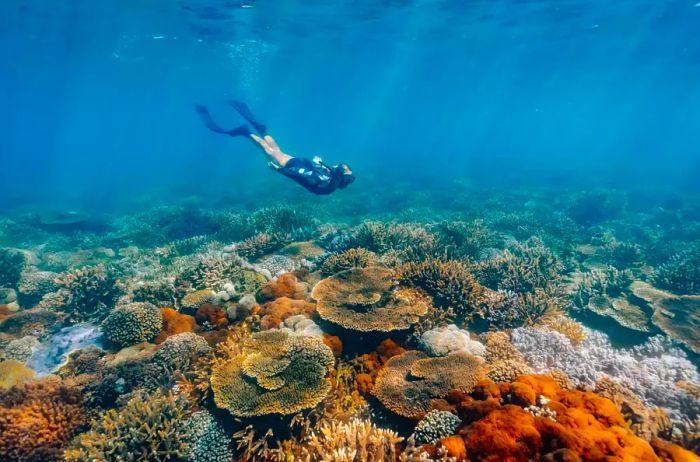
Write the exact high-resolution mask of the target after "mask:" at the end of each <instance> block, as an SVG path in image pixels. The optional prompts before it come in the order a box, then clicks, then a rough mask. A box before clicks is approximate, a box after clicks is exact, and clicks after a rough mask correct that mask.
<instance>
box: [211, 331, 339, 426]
mask: <svg viewBox="0 0 700 462" xmlns="http://www.w3.org/2000/svg"><path fill="white" fill-rule="evenodd" d="M334 361H335V359H334V357H333V352H332V351H331V350H330V348H328V347H327V346H326V345H325V344H324V343H323V340H322V339H321V338H319V337H308V336H300V335H291V334H290V333H289V332H286V331H282V330H269V331H263V332H258V333H256V334H253V335H252V336H250V337H249V338H246V339H245V340H244V341H243V344H242V347H241V351H240V352H237V353H235V354H232V355H227V356H226V357H224V358H222V359H219V360H217V361H215V362H214V365H213V367H212V376H211V388H212V390H213V392H214V402H215V403H216V405H217V406H219V407H220V408H223V409H227V410H228V411H229V412H230V413H231V414H233V415H234V416H238V417H246V416H259V415H265V414H273V413H277V414H293V413H295V412H298V411H300V410H302V409H308V408H311V407H314V406H315V405H317V404H318V403H319V402H321V401H322V400H323V399H324V398H325V397H326V395H327V394H328V392H329V390H330V381H329V379H328V378H327V376H328V374H329V371H330V369H331V368H332V366H333V364H334Z"/></svg>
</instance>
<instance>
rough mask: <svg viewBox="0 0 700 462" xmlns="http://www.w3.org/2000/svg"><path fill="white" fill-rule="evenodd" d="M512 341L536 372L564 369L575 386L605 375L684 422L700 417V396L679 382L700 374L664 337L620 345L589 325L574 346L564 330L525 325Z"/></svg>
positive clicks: (591, 384) (693, 379)
mask: <svg viewBox="0 0 700 462" xmlns="http://www.w3.org/2000/svg"><path fill="white" fill-rule="evenodd" d="M511 338H512V342H513V345H515V347H517V348H518V350H520V351H521V352H522V353H523V354H524V355H525V358H526V361H527V363H528V364H529V365H530V366H531V367H532V368H533V369H534V370H535V371H536V372H546V371H549V370H551V369H553V368H557V369H560V370H562V371H564V372H565V373H566V374H567V375H568V376H569V377H570V378H571V380H572V381H573V382H574V384H575V385H579V386H584V387H594V386H595V383H596V382H598V381H599V380H601V379H602V378H604V377H608V378H611V379H613V380H615V381H617V382H619V383H623V384H625V385H626V386H627V387H629V388H630V389H631V390H632V391H633V392H634V393H635V394H636V395H637V396H638V397H639V398H641V399H642V401H643V402H644V403H645V404H647V405H649V406H652V407H655V406H659V407H663V408H664V409H666V411H667V412H668V414H669V416H670V417H671V419H672V420H673V421H674V422H675V423H677V424H679V425H682V424H683V422H694V421H695V420H696V419H698V418H700V401H698V400H696V399H693V398H692V397H691V396H689V395H688V394H687V393H686V392H685V391H683V390H681V389H679V388H678V387H677V386H676V382H678V381H684V380H685V381H689V382H696V383H697V382H698V381H699V380H700V375H698V372H697V370H696V368H695V366H693V364H692V363H691V362H690V361H689V360H688V359H687V358H686V355H685V353H684V352H683V351H681V350H680V349H678V348H677V347H675V346H674V345H673V344H672V342H670V341H669V340H668V339H665V338H663V337H660V336H657V337H653V338H651V339H650V340H649V341H648V342H647V343H645V344H643V345H641V346H637V347H635V348H633V349H631V350H625V349H616V348H613V347H612V346H611V345H610V341H609V339H608V337H607V336H606V335H604V334H602V333H600V332H596V331H592V330H589V329H586V338H585V339H584V340H583V341H582V342H581V343H580V344H579V345H578V346H574V345H572V344H571V341H570V340H569V339H568V338H567V337H566V336H564V335H562V334H560V333H559V332H555V331H552V330H550V329H546V328H540V329H533V328H519V329H515V330H514V331H513V333H512V336H511Z"/></svg>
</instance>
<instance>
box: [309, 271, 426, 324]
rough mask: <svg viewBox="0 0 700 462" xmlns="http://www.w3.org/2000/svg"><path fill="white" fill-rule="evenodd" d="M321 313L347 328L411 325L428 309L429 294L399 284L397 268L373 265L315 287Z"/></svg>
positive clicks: (342, 273)
mask: <svg viewBox="0 0 700 462" xmlns="http://www.w3.org/2000/svg"><path fill="white" fill-rule="evenodd" d="M311 297H312V298H314V299H315V300H316V301H317V310H318V314H319V316H321V318H323V319H324V320H326V321H331V322H333V323H335V324H339V325H341V326H343V327H345V328H347V329H351V330H356V331H362V332H370V331H383V332H388V331H392V330H402V329H407V328H409V327H410V326H411V325H412V324H414V323H416V322H417V321H418V318H419V317H420V316H422V315H424V314H425V313H426V312H427V311H428V306H429V305H430V299H429V297H427V296H425V295H424V294H422V293H421V292H419V291H418V290H416V289H411V288H400V287H399V288H397V287H396V283H395V279H394V272H393V271H392V270H390V269H386V268H379V267H370V268H355V269H350V270H346V271H343V272H341V273H338V274H336V275H335V276H331V277H329V278H326V279H323V280H322V281H321V282H319V283H318V284H316V286H315V287H314V288H313V290H312V291H311Z"/></svg>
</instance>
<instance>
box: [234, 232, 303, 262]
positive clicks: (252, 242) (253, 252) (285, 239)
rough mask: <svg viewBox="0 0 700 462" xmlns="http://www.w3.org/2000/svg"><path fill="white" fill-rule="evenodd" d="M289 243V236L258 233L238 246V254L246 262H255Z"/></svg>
mask: <svg viewBox="0 0 700 462" xmlns="http://www.w3.org/2000/svg"><path fill="white" fill-rule="evenodd" d="M289 242H290V237H289V235H287V234H281V233H273V234H269V233H258V234H256V235H255V236H252V237H249V238H248V239H246V240H244V241H243V242H241V243H239V244H238V245H236V253H237V254H238V255H240V256H241V257H243V258H245V259H246V260H249V261H254V260H257V259H258V258H260V257H262V256H264V255H268V254H270V253H272V252H274V251H275V250H278V249H281V248H282V247H284V246H285V245H286V244H288V243H289Z"/></svg>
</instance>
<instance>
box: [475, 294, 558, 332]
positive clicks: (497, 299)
mask: <svg viewBox="0 0 700 462" xmlns="http://www.w3.org/2000/svg"><path fill="white" fill-rule="evenodd" d="M487 290H489V292H486V296H485V297H484V298H483V301H484V302H483V304H482V310H483V317H484V319H486V320H487V321H488V322H489V325H490V326H492V327H495V328H499V329H512V328H514V327H521V326H532V325H536V324H541V323H546V322H549V321H551V320H552V319H553V318H556V317H559V316H560V315H561V314H562V311H561V307H562V305H563V303H564V298H563V297H561V296H560V295H559V294H557V293H550V292H548V291H547V290H545V289H541V288H536V289H534V291H533V292H524V293H521V294H517V293H515V292H513V291H510V290H498V291H490V289H487Z"/></svg>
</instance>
